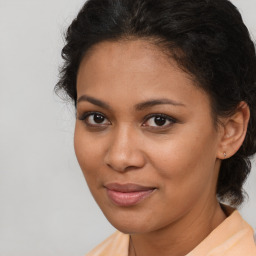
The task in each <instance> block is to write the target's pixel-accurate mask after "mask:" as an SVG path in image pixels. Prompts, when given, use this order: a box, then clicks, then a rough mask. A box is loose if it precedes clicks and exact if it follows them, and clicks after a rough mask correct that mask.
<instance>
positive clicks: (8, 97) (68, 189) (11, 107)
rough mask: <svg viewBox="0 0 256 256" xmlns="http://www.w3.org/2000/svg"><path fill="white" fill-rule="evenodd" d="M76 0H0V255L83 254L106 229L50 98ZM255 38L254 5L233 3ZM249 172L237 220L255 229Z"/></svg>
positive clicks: (68, 116)
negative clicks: (246, 222)
mask: <svg viewBox="0 0 256 256" xmlns="http://www.w3.org/2000/svg"><path fill="white" fill-rule="evenodd" d="M83 2H84V1H83V0H72V1H71V0H23V1H20V0H0V256H16V255H19V256H23V255H24V256H25V255H26V256H32V255H33V256H34V255H37V256H50V255H54V256H56V255H59V256H74V255H84V254H85V252H87V251H88V250H89V249H91V248H92V247H93V246H95V245H96V244H97V243H99V242H100V241H101V240H103V239H104V238H105V237H106V236H108V235H109V234H110V233H111V232H113V230H114V229H113V228H112V227H111V226H110V224H109V223H108V222H107V221H106V220H105V218H104V216H103V215H102V213H101V212H100V210H99V209H98V207H97V206H96V204H95V203H94V201H93V199H92V198H91V195H90V193H89V191H88V189H87V186H86V183H85V181H84V178H83V176H82V172H81V171H80V168H79V166H78V164H77V161H76V158H75V155H74V150H73V128H74V120H75V119H74V110H73V108H72V106H71V105H69V104H65V103H63V102H62V101H61V100H60V99H59V98H58V97H56V96H55V95H54V93H53V87H54V84H55V83H56V81H57V76H58V72H57V71H58V66H59V65H60V64H61V61H62V60H61V58H60V51H61V48H62V47H63V44H64V42H63V37H62V32H63V31H64V30H65V28H66V27H67V26H68V24H69V23H70V22H71V20H72V19H73V18H74V16H75V14H76V13H77V12H78V10H79V8H80V7H81V6H82V4H83ZM232 2H234V3H235V5H236V6H238V8H239V9H240V11H241V12H242V15H243V17H244V20H245V22H246V24H247V25H248V27H249V29H250V31H251V33H252V34H254V35H255V36H256V29H255V24H256V16H255V10H256V0H233V1H232ZM255 181H256V166H255V162H254V163H253V172H252V175H251V176H250V179H249V180H248V182H247V184H246V189H247V191H248V193H249V197H250V200H249V201H248V202H246V203H245V204H244V205H243V208H242V209H241V213H242V214H243V216H244V218H245V219H246V220H247V221H248V222H249V223H250V224H251V225H252V226H253V228H254V229H255V230H256V214H255V213H256V210H255V209H256V195H255V192H256V188H255V184H256V183H255Z"/></svg>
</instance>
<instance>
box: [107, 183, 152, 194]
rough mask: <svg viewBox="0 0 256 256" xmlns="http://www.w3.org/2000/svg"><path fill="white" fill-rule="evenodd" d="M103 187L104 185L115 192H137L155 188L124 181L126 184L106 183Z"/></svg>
mask: <svg viewBox="0 0 256 256" xmlns="http://www.w3.org/2000/svg"><path fill="white" fill-rule="evenodd" d="M104 187H106V188H107V189H109V190H113V191H117V192H123V193H129V192H138V191H146V190H153V189H155V187H147V186H142V185H139V184H133V183H126V184H119V183H108V184H106V185H105V186H104Z"/></svg>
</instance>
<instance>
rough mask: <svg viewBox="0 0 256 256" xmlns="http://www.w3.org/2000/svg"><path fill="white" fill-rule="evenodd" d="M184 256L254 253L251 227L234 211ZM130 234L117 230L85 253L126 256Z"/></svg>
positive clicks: (233, 255) (245, 254) (223, 255)
mask: <svg viewBox="0 0 256 256" xmlns="http://www.w3.org/2000/svg"><path fill="white" fill-rule="evenodd" d="M227 212H229V213H230V215H229V216H228V217H227V218H226V219H225V220H224V221H223V222H222V223H221V224H220V225H219V226H218V227H217V228H216V229H214V230H213V231H212V232H211V233H210V234H209V235H208V236H207V237H206V238H205V239H204V240H203V241H202V242H201V243H200V244H199V245H198V246H196V247H195V248H194V249H193V250H192V251H191V252H190V253H188V254H187V255H185V256H256V246H255V242H254V239H253V229H252V228H251V226H250V225H249V224H248V223H247V222H246V221H244V220H243V218H242V217H241V215H240V214H239V212H238V211H237V210H235V211H234V210H230V209H228V210H227ZM128 248H129V235H126V234H123V233H121V232H119V231H116V232H115V233H114V234H113V235H111V236H110V237H109V238H107V239H106V240H105V241H103V242H102V243H101V244H99V245H98V246H97V247H96V248H95V249H93V250H92V251H91V252H90V253H88V254H87V255H86V256H128Z"/></svg>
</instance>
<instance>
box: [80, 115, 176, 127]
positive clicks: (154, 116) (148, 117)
mask: <svg viewBox="0 0 256 256" xmlns="http://www.w3.org/2000/svg"><path fill="white" fill-rule="evenodd" d="M94 115H99V116H101V117H103V118H104V119H105V120H108V119H107V118H106V116H105V115H104V114H103V113H100V112H86V113H83V114H82V115H81V116H79V117H78V119H79V120H80V121H83V122H84V123H85V124H86V126H88V127H91V128H99V129H102V128H103V129H104V127H106V126H108V125H109V124H111V122H109V121H108V122H109V124H90V123H89V122H88V120H86V119H87V118H88V117H90V116H94ZM157 117H162V118H164V119H165V122H166V121H168V122H170V123H169V124H168V125H163V126H157V125H156V126H150V125H145V123H146V122H148V121H149V120H150V119H151V118H157ZM174 123H177V120H176V119H175V118H173V117H170V116H168V115H165V114H159V113H158V114H157V113H155V114H150V115H147V116H146V117H145V118H144V120H143V124H142V126H143V127H150V129H158V130H163V129H167V128H169V127H170V126H172V125H173V124H174Z"/></svg>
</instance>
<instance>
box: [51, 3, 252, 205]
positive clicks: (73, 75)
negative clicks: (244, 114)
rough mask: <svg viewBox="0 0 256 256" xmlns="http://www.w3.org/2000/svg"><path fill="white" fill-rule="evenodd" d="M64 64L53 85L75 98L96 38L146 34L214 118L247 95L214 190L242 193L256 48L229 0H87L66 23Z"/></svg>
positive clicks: (222, 195) (235, 197) (232, 195)
mask: <svg viewBox="0 0 256 256" xmlns="http://www.w3.org/2000/svg"><path fill="white" fill-rule="evenodd" d="M65 38H66V45H65V46H64V48H63V49H62V57H63V59H64V64H63V66H62V68H61V70H60V79H59V82H58V83H57V85H56V87H55V89H56V91H57V92H58V91H59V90H64V92H65V94H67V95H68V97H69V98H71V99H72V101H73V103H74V105H75V106H76V100H77V92H76V79H77V73H78V69H79V65H80V62H81V60H82V58H83V57H84V56H85V54H86V53H87V52H88V51H89V50H90V49H91V48H92V46H94V45H95V44H97V43H100V42H104V41H119V40H132V39H146V40H147V41H148V42H152V43H153V44H154V45H156V46H157V47H159V48H160V49H162V50H163V51H165V52H166V53H169V54H168V55H169V57H170V58H173V59H174V60H175V61H176V62H177V64H178V65H179V67H180V68H181V69H183V70H184V71H185V72H187V73H188V74H190V75H191V77H193V78H194V80H195V81H196V85H195V86H199V87H200V88H202V89H203V90H204V91H206V92H207V93H208V95H209V97H210V99H211V103H212V112H213V114H214V115H213V116H214V117H216V118H214V119H215V121H216V120H217V121H218V117H225V116H230V115H232V114H233V113H234V112H235V111H236V109H237V107H238V105H239V103H240V102H241V101H244V102H246V103H247V105H248V106H249V108H250V120H249V124H248V129H247V134H246V137H245V140H244V142H243V144H242V146H241V147H240V149H239V150H238V151H237V152H236V154H235V155H233V156H232V157H230V158H228V159H225V160H223V161H222V164H221V168H220V172H219V177H218V182H217V188H216V193H217V197H218V198H219V200H220V201H225V202H228V203H229V204H231V205H233V206H238V205H240V204H241V203H242V202H243V200H244V195H245V192H244V191H243V184H244V182H245V180H246V178H247V176H248V174H249V173H250V170H251V162H250V156H252V155H253V154H254V153H255V152H256V107H255V103H256V56H255V47H254V44H253V42H252V40H251V38H250V35H249V32H248V29H247V28H246V26H245V25H244V23H243V20H242V17H241V15H240V13H239V11H238V10H237V8H236V7H235V6H234V5H233V4H232V3H231V2H229V1H228V0H158V1H156V0H88V1H87V2H86V3H85V4H84V6H83V7H82V9H81V10H80V12H79V13H78V16H77V17H76V18H75V19H74V20H73V22H72V24H71V25H70V26H69V28H68V29H67V32H66V35H65Z"/></svg>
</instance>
